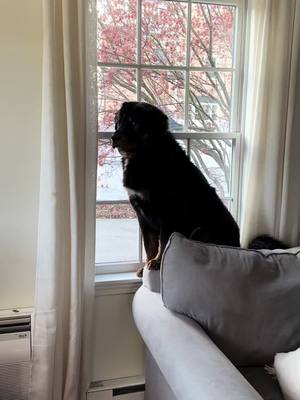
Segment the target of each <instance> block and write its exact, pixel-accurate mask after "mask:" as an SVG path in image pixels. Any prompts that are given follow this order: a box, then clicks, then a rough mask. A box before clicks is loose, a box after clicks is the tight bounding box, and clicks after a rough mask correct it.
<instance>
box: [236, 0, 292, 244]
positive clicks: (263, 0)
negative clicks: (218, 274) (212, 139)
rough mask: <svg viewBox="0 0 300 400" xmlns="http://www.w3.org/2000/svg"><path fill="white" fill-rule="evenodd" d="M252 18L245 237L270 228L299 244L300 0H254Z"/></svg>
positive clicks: (250, 6)
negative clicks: (299, 114)
mask: <svg viewBox="0 0 300 400" xmlns="http://www.w3.org/2000/svg"><path fill="white" fill-rule="evenodd" d="M248 18H249V20H248V46H249V53H248V54H249V56H248V62H247V64H248V70H247V98H246V105H245V143H244V144H245V146H244V157H245V158H244V159H245V164H244V165H245V168H244V174H243V201H242V242H243V244H244V245H246V244H247V242H248V241H249V239H251V238H252V237H254V236H256V235H258V234H263V233H268V234H271V235H273V236H275V237H277V238H281V239H283V240H286V241H288V242H289V243H290V244H291V245H294V244H299V240H300V229H299V204H300V187H299V185H297V184H296V182H297V181H295V177H296V171H297V170H298V171H299V170H300V161H299V157H297V150H296V147H294V145H295V146H297V149H298V151H299V139H298V137H299V135H298V132H299V129H300V125H299V121H298V120H297V118H296V116H297V111H296V108H295V107H296V106H297V101H296V97H295V96H296V94H297V93H296V91H295V90H294V87H295V83H296V81H297V70H298V69H299V58H298V55H299V45H298V44H297V43H298V41H299V25H300V18H299V1H298V0H290V1H287V2H283V1H280V0H249V2H248ZM298 102H299V101H298ZM298 107H299V105H298ZM292 143H293V145H292ZM292 215H294V217H295V218H293V217H292ZM288 220H289V222H288ZM292 222H293V226H292V225H291V223H292Z"/></svg>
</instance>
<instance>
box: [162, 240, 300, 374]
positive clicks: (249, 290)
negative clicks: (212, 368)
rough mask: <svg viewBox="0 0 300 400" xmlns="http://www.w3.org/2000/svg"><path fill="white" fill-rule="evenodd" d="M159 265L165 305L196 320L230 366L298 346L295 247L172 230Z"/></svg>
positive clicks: (299, 267)
mask: <svg viewBox="0 0 300 400" xmlns="http://www.w3.org/2000/svg"><path fill="white" fill-rule="evenodd" d="M161 268H162V270H161V286H162V298H163V302H164V304H165V306H166V307H168V308H169V309H171V310H173V311H176V312H179V313H182V314H185V315H187V316H189V317H190V318H193V319H194V320H196V321H198V322H199V323H200V324H201V326H202V327H203V328H204V329H205V330H206V331H207V333H208V334H209V336H210V337H211V339H212V340H213V341H214V342H215V343H216V345H217V346H218V347H219V348H220V349H221V350H222V351H223V352H224V353H225V354H226V355H227V357H228V358H229V359H230V360H231V361H232V362H233V363H234V364H235V365H238V366H251V365H255V366H258V365H264V364H266V363H271V362H273V359H274V355H275V354H276V353H279V352H287V351H291V350H295V349H296V348H298V347H300V248H295V249H291V250H275V251H274V250H273V251H269V250H261V251H258V250H246V249H240V248H234V247H228V246H215V245H211V244H205V243H201V242H196V241H193V240H190V239H187V238H185V237H184V236H182V235H181V234H178V233H174V234H173V235H172V236H171V238H170V240H169V243H168V245H167V247H166V250H165V253H164V256H163V260H162V267H161Z"/></svg>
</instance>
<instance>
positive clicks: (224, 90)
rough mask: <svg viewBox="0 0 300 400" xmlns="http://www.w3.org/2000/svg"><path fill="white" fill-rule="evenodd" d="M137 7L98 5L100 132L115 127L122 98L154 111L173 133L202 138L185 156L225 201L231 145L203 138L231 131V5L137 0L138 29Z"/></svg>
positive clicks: (115, 1) (132, 0) (129, 2)
mask: <svg viewBox="0 0 300 400" xmlns="http://www.w3.org/2000/svg"><path fill="white" fill-rule="evenodd" d="M138 4H139V2H138V1H137V0H124V1H120V0H98V64H99V68H98V89H99V92H98V93H99V96H98V103H99V121H98V122H99V131H109V130H113V124H114V114H115V112H116V111H117V110H118V109H119V108H120V106H121V104H122V103H123V102H124V101H133V100H137V99H138V98H140V99H141V100H142V101H146V102H149V103H152V104H154V105H156V106H158V107H160V108H161V109H162V110H163V111H164V112H165V113H166V114H167V115H168V117H169V119H170V126H171V130H173V131H175V132H176V131H177V132H180V131H185V132H186V131H189V132H199V133H200V132H201V133H203V132H204V133H207V139H205V140H204V139H202V140H197V139H193V140H191V142H190V154H191V158H192V160H193V162H195V163H196V164H197V166H198V167H199V168H200V169H201V170H202V172H204V173H205V174H206V176H207V177H208V179H209V180H210V181H211V182H212V184H213V185H214V186H215V187H216V188H217V190H218V192H219V194H220V195H221V196H222V197H225V196H226V194H227V193H228V190H229V189H228V188H229V185H230V165H231V151H230V147H231V142H230V140H224V139H222V140H220V139H209V134H212V133H221V132H230V129H231V112H232V111H231V108H232V107H231V97H232V96H231V91H232V81H233V52H234V43H233V37H234V35H233V33H234V23H235V7H233V6H227V5H217V4H203V3H199V2H195V3H191V5H190V6H189V4H188V3H187V2H183V1H182V2H179V1H164V0H142V1H141V2H140V4H141V10H140V15H141V24H140V26H138ZM189 7H190V8H189ZM188 21H190V23H188ZM139 38H140V41H139V40H138V39H139ZM188 66H190V67H191V68H187V67H188ZM139 85H140V86H139ZM187 88H189V90H188V91H187ZM138 90H140V94H138ZM182 144H183V146H186V142H185V141H182ZM107 152H108V149H107V147H105V146H104V147H103V148H102V147H101V148H100V149H99V154H100V157H99V162H100V163H103V158H105V157H107V156H108V153H107ZM208 165H214V167H213V168H209V166H208ZM179 178H180V177H179Z"/></svg>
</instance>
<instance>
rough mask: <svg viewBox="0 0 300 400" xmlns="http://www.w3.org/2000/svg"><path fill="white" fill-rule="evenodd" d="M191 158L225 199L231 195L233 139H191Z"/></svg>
mask: <svg viewBox="0 0 300 400" xmlns="http://www.w3.org/2000/svg"><path fill="white" fill-rule="evenodd" d="M190 144H191V160H192V162H193V163H194V164H195V165H196V166H197V167H198V168H199V169H200V170H201V172H202V173H203V174H204V175H205V176H206V178H207V179H208V181H209V183H210V184H211V185H212V186H213V187H215V188H216V190H217V193H218V195H219V196H220V197H221V198H222V199H223V198H225V197H229V196H230V180H231V163H232V141H231V140H191V143H190Z"/></svg>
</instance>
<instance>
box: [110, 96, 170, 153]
mask: <svg viewBox="0 0 300 400" xmlns="http://www.w3.org/2000/svg"><path fill="white" fill-rule="evenodd" d="M115 130H116V131H115V133H114V134H113V136H112V145H113V147H116V148H117V149H118V150H119V151H120V153H121V154H132V153H136V152H137V151H138V149H140V148H145V147H150V146H152V145H154V144H156V143H157V142H158V141H159V140H160V138H161V136H162V135H164V134H166V132H168V117H167V116H166V115H165V114H164V113H163V112H162V111H161V110H160V109H158V108H157V107H154V106H153V105H151V104H148V103H142V102H137V101H131V102H125V103H123V104H122V107H121V108H120V110H119V111H118V112H117V113H116V117H115Z"/></svg>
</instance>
